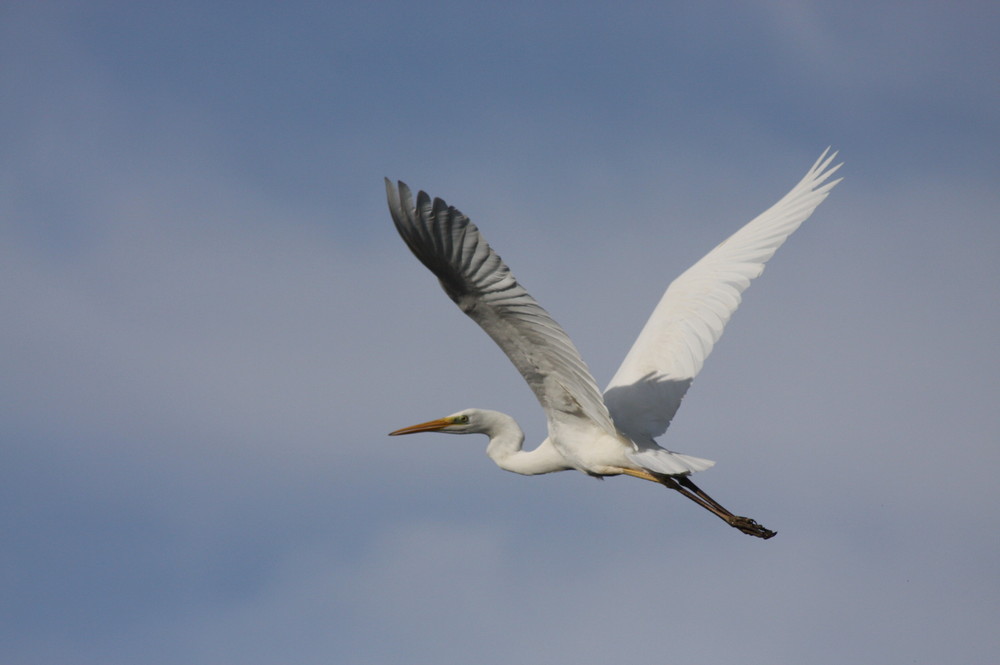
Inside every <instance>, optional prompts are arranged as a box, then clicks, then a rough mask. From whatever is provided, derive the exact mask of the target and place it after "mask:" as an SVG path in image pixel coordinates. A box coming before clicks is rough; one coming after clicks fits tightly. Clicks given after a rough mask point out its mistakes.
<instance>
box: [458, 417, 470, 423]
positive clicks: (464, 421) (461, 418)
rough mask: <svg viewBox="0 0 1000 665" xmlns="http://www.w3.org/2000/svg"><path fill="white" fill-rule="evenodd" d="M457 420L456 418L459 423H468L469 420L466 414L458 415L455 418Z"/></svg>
mask: <svg viewBox="0 0 1000 665" xmlns="http://www.w3.org/2000/svg"><path fill="white" fill-rule="evenodd" d="M457 420H458V422H459V423H461V424H462V425H466V424H468V422H469V416H467V415H465V416H459V417H458V418H457Z"/></svg>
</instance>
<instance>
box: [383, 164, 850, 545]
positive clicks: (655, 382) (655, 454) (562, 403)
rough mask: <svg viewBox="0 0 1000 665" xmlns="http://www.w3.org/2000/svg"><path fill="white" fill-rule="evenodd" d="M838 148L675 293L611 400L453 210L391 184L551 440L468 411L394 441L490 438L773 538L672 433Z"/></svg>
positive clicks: (628, 361) (675, 285) (416, 234)
mask: <svg viewBox="0 0 1000 665" xmlns="http://www.w3.org/2000/svg"><path fill="white" fill-rule="evenodd" d="M835 156H836V153H833V154H829V150H827V151H825V152H824V153H823V155H822V156H821V157H820V158H819V159H818V160H817V161H816V163H815V164H814V165H813V167H812V168H811V169H810V170H809V172H808V173H807V174H806V175H805V177H804V178H803V179H802V180H801V181H800V182H799V183H798V184H797V185H796V186H795V187H794V188H793V189H792V190H791V191H790V192H789V193H788V194H786V195H785V196H784V197H783V198H782V199H781V200H780V201H778V202H777V203H776V204H774V205H773V206H772V207H771V208H770V209H768V210H767V211H766V212H764V213H762V214H761V215H759V216H758V217H757V218H755V219H754V220H752V221H751V222H750V223H748V224H747V225H746V226H744V227H743V228H741V229H740V230H739V231H737V232H736V233H734V234H733V235H732V236H730V237H729V238H728V239H727V240H726V241H724V242H723V243H722V244H720V245H719V246H718V247H716V248H715V249H713V250H712V251H711V252H709V253H708V254H707V255H705V256H704V257H703V258H702V259H701V260H700V261H698V262H697V263H695V264H694V265H693V266H691V267H690V268H689V269H688V270H686V271H685V272H684V273H683V274H681V275H680V276H679V277H678V278H677V279H675V280H674V281H673V282H672V283H671V284H670V286H669V287H668V288H667V290H666V292H665V293H664V294H663V297H662V298H661V299H660V302H659V304H658V305H657V306H656V308H655V309H654V310H653V313H652V315H651V316H650V317H649V320H648V321H647V323H646V325H645V326H644V327H643V329H642V332H640V333H639V337H638V339H636V341H635V343H634V344H633V346H632V348H631V350H630V351H629V352H628V354H627V355H626V356H625V360H624V361H623V362H622V365H621V367H620V368H619V369H618V371H617V373H616V374H615V376H614V377H613V378H612V379H611V382H610V383H609V384H608V386H607V388H606V389H605V391H604V393H603V395H602V393H601V392H600V390H599V389H598V387H597V383H596V382H595V381H594V378H593V377H592V376H591V374H590V370H589V369H588V368H587V366H586V364H585V363H584V362H583V359H582V358H581V357H580V354H579V352H578V351H577V349H576V347H575V346H574V345H573V342H572V340H570V338H569V336H568V335H567V334H566V333H565V332H564V331H563V329H562V328H561V327H560V326H559V324H557V323H556V322H555V321H554V320H553V319H552V317H551V316H549V314H548V312H546V311H545V310H544V309H542V307H541V306H540V305H539V304H538V303H537V302H536V301H535V299H534V298H532V297H531V295H530V294H529V293H528V292H527V291H525V290H524V288H523V287H522V286H521V285H520V284H519V283H518V282H517V280H516V279H515V278H514V276H513V275H512V274H511V272H510V269H509V268H508V267H507V266H506V265H505V264H504V263H503V261H502V260H501V259H500V257H499V256H498V255H497V254H496V252H494V251H493V250H492V249H491V248H490V246H489V245H488V244H487V243H486V241H485V240H484V239H483V237H482V235H481V234H480V233H479V229H478V228H477V227H476V225H475V224H473V223H472V222H471V221H469V218H468V217H466V216H465V215H463V214H462V213H461V212H459V211H458V210H457V209H455V208H454V207H451V206H448V205H447V204H446V203H445V202H444V201H442V200H441V199H433V201H432V200H431V198H430V197H429V196H428V195H427V194H425V193H424V192H419V193H418V194H417V200H416V204H414V202H413V200H412V196H411V193H410V190H409V188H408V187H407V186H406V185H405V184H403V183H402V182H400V183H398V188H396V187H393V186H392V184H391V183H390V182H389V181H388V180H386V193H387V196H388V200H389V210H390V212H391V214H392V218H393V221H394V223H395V225H396V229H397V230H398V231H399V234H400V236H402V238H403V240H404V241H405V242H406V244H407V246H408V247H409V248H410V250H411V251H412V252H413V253H414V255H416V257H417V258H418V259H420V261H421V262H422V263H423V264H424V265H425V266H426V267H427V268H428V269H430V270H431V272H433V273H434V274H435V275H436V276H437V277H438V280H439V281H440V282H441V286H442V287H443V288H444V290H445V292H446V293H447V294H448V295H449V297H451V299H452V300H454V301H455V303H456V304H457V305H458V306H459V308H461V310H462V311H463V312H465V313H466V314H467V315H468V316H470V317H471V318H472V319H473V320H474V321H476V323H478V324H479V325H480V326H481V327H482V328H483V330H485V331H486V333H487V334H489V336H490V337H492V338H493V340H494V341H495V342H496V343H497V344H498V345H499V346H500V348H501V349H503V351H504V353H506V354H507V356H508V357H509V358H510V360H511V362H513V363H514V366H515V367H517V369H518V371H520V372H521V375H522V376H523V377H524V379H525V381H527V383H528V385H529V386H530V387H531V389H532V391H533V392H534V393H535V396H536V397H537V398H538V401H539V403H541V405H542V408H543V409H544V410H545V413H546V416H547V418H548V430H549V436H548V438H547V439H545V441H543V442H542V444H541V445H539V447H538V448H536V449H535V450H533V451H525V450H523V449H522V447H521V446H522V444H523V441H524V435H523V433H522V431H521V429H520V427H518V426H517V423H516V422H515V421H514V420H513V419H512V418H510V417H509V416H506V415H504V414H502V413H499V412H496V411H484V410H479V409H468V410H465V411H461V412H459V413H456V414H454V415H452V416H448V417H447V418H442V419H439V420H434V421H430V422H428V423H422V424H420V425H414V426H413V427H408V428H404V429H402V430H397V431H395V432H393V434H410V433H414V432H422V431H441V432H448V433H455V434H465V433H483V434H487V435H488V436H489V437H490V444H489V446H488V447H487V453H488V454H489V455H490V457H491V458H492V459H493V460H494V461H495V462H496V463H497V464H498V465H499V466H500V467H501V468H504V469H507V470H510V471H514V472H517V473H523V474H529V475H533V474H539V473H549V472H553V471H562V470H566V469H578V470H580V471H583V472H585V473H588V474H591V475H595V476H607V475H619V474H627V475H632V476H635V477H639V478H644V479H646V480H652V481H655V482H658V483H661V484H663V485H666V486H667V487H670V488H671V489H675V490H677V491H679V492H681V493H682V494H684V495H685V496H687V497H688V498H690V499H692V500H693V501H695V502H697V503H698V504H699V505H701V506H703V507H705V508H707V509H708V510H710V511H712V512H713V513H715V514H716V515H718V516H719V517H721V518H722V519H724V520H726V521H727V522H728V523H730V524H731V525H732V526H735V527H737V528H739V529H740V530H741V531H744V532H745V533H749V534H751V535H756V536H759V537H763V538H769V537H770V536H772V535H774V532H772V531H769V530H767V529H764V528H763V527H761V526H760V525H759V524H757V523H756V522H754V521H753V520H750V519H748V518H745V517H739V516H736V515H733V514H732V513H730V512H729V511H728V510H726V509H725V508H723V507H722V506H720V505H719V504H718V503H717V502H715V501H714V500H713V499H712V498H711V497H709V496H708V495H707V494H706V493H705V492H703V491H702V490H701V489H700V488H698V487H697V486H696V485H694V483H692V482H691V481H690V479H689V478H688V475H689V474H690V473H692V472H695V471H703V470H705V469H707V468H709V467H710V466H712V464H713V462H711V461H709V460H704V459H700V458H698V457H692V456H690V455H683V454H680V453H675V452H671V451H668V450H665V449H664V448H662V447H660V446H659V445H658V444H657V443H656V441H655V440H654V439H655V437H657V436H660V435H661V434H663V433H664V432H665V431H666V429H667V426H668V425H669V424H670V420H671V419H672V418H673V416H674V414H675V413H676V412H677V409H678V407H679V406H680V402H681V399H682V398H683V397H684V394H685V393H686V392H687V389H688V387H689V386H690V384H691V381H692V380H693V379H694V377H695V376H696V375H697V374H698V371H699V370H700V369H701V367H702V365H703V364H704V362H705V359H706V358H707V357H708V355H709V353H711V351H712V348H713V346H714V345H715V343H716V342H717V341H718V339H719V337H720V336H721V335H722V331H723V329H724V328H725V325H726V323H728V322H729V319H730V317H731V316H732V314H733V312H734V311H735V310H736V308H737V307H738V306H739V304H740V299H741V294H742V293H743V291H744V290H745V289H746V288H747V286H749V285H750V281H751V280H752V279H754V278H755V277H757V276H759V275H760V274H761V272H763V270H764V264H765V262H767V260H768V259H770V258H771V256H773V255H774V253H775V251H776V250H777V249H778V247H780V246H781V245H782V244H783V243H784V242H785V240H786V239H787V238H788V236H789V235H791V234H792V232H794V231H795V229H797V228H798V227H799V226H800V225H801V224H802V222H803V221H805V220H806V219H807V218H808V217H809V215H810V214H812V212H813V210H815V209H816V207H817V206H818V205H819V204H820V203H821V202H822V201H823V199H825V198H826V196H827V195H828V194H829V192H830V189H831V188H833V186H834V185H836V184H837V183H838V182H839V180H834V181H830V177H831V176H832V175H833V174H834V173H835V172H836V171H837V169H838V168H840V165H837V166H833V167H831V163H832V162H833V159H834V158H835Z"/></svg>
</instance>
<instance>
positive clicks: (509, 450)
mask: <svg viewBox="0 0 1000 665" xmlns="http://www.w3.org/2000/svg"><path fill="white" fill-rule="evenodd" d="M480 431H481V432H482V433H483V434H486V435H487V436H489V437H490V443H489V445H488V446H486V454H487V455H489V456H490V459H491V460H493V461H494V462H496V465H497V466H499V467H500V468H501V469H504V470H505V471H513V472H514V473H520V474H522V475H525V476H534V475H537V474H540V473H552V472H554V471H566V470H567V469H570V468H572V467H570V466H569V465H567V464H566V460H565V459H564V458H563V456H562V455H560V454H559V452H558V451H557V450H556V449H555V448H554V447H553V446H552V444H550V443H549V440H548V439H545V441H542V443H541V445H539V446H538V447H537V448H535V449H534V450H530V451H529V450H522V449H521V446H523V445H524V432H523V431H521V428H520V427H519V426H518V424H517V422H516V421H515V420H514V419H513V418H511V417H510V416H508V415H506V414H504V413H500V412H499V411H493V412H490V413H489V418H488V419H487V420H486V421H485V422H484V423H483V427H482V429H481V430H480Z"/></svg>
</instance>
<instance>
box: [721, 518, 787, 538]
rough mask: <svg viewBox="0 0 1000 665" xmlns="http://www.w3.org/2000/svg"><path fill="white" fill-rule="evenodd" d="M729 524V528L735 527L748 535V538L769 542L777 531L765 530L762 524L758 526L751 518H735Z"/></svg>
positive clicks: (729, 520)
mask: <svg viewBox="0 0 1000 665" xmlns="http://www.w3.org/2000/svg"><path fill="white" fill-rule="evenodd" d="M726 521H728V522H729V526H732V527H735V528H737V529H739V530H740V531H742V532H743V533H745V534H747V535H748V536H757V537H758V538H763V539H764V540H767V539H768V538H773V537H774V535H775V534H777V531H771V530H770V529H765V528H764V527H762V526H761V525H760V524H757V522H756V521H755V520H752V519H750V518H749V517H739V516H738V515H737V516H733V517H731V518H730V519H728V520H726Z"/></svg>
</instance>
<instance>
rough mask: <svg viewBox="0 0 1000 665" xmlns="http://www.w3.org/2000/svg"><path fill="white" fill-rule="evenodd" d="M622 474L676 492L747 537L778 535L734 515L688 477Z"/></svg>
mask: <svg viewBox="0 0 1000 665" xmlns="http://www.w3.org/2000/svg"><path fill="white" fill-rule="evenodd" d="M622 473H625V474H628V475H630V476H633V477H635V478H642V479H643V480H651V481H653V482H655V483H660V484H661V485H663V486H664V487H669V488H670V489H672V490H676V491H677V492H680V493H681V494H682V495H684V496H685V497H687V498H688V499H691V500H692V501H694V502H695V503H697V504H698V505H699V506H701V507H702V508H704V509H705V510H707V511H709V512H711V513H712V514H713V515H716V516H717V517H719V519H721V520H724V521H725V522H726V524H728V525H729V526H731V527H733V528H736V529H739V530H740V531H742V532H743V533H745V534H747V535H750V536H756V537H758V538H763V539H765V540H767V539H768V538H771V537H773V536H774V535H775V533H776V532H775V531H771V530H770V529H765V528H764V527H763V526H761V525H760V524H757V522H756V521H754V520H752V519H750V518H749V517H740V516H739V515H734V514H732V513H731V512H729V511H728V510H726V509H725V508H724V507H723V506H722V504H720V503H719V502H718V501H716V500H715V499H713V498H712V497H710V496H709V495H708V494H707V493H706V492H705V491H704V490H702V489H701V488H700V487H698V486H697V485H695V484H694V482H692V481H691V479H690V478H688V477H687V476H667V475H663V474H659V473H652V472H650V471H645V470H644V471H638V470H636V469H622Z"/></svg>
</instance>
